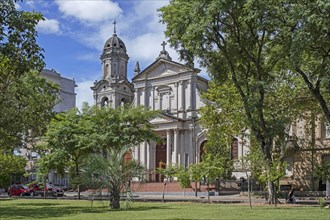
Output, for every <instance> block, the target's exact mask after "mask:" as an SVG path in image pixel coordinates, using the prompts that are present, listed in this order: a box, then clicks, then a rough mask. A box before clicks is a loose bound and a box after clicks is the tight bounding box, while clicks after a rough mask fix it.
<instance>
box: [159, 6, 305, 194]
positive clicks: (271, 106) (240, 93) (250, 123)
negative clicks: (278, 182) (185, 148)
mask: <svg viewBox="0 0 330 220" xmlns="http://www.w3.org/2000/svg"><path fill="white" fill-rule="evenodd" d="M290 6H291V5H290V3H289V2H287V1H267V2H266V1H263V0H256V1H249V0H243V1H231V0H224V1H207V0H200V1H193V2H187V1H184V0H172V1H171V2H170V4H169V5H167V6H164V7H163V8H161V9H160V13H161V19H162V22H164V23H166V31H165V34H166V36H167V37H169V42H170V44H171V45H172V46H173V47H174V48H175V49H176V50H177V51H178V52H179V54H180V57H181V58H182V59H185V60H188V61H189V60H191V59H193V58H197V60H198V61H199V63H200V64H201V65H202V66H203V67H206V68H207V70H208V72H209V74H210V77H211V81H213V82H211V90H210V91H209V92H208V94H207V95H206V97H207V98H208V99H209V101H211V102H215V106H214V107H213V106H212V107H207V108H206V109H205V110H204V113H209V114H205V115H206V116H204V117H206V120H204V124H206V125H208V126H207V128H211V132H214V134H217V132H216V130H218V131H224V130H226V131H236V132H240V130H239V128H238V127H239V126H242V127H241V131H242V130H243V131H244V130H245V129H246V128H248V130H249V132H250V134H251V135H252V137H253V139H255V141H256V142H255V143H257V144H258V145H259V149H260V151H261V153H262V155H263V159H264V160H265V162H266V163H265V166H266V167H265V168H266V170H267V172H271V171H272V170H273V167H272V166H275V167H276V166H277V165H276V164H274V163H273V161H280V160H278V159H280V158H278V157H283V155H284V153H285V146H286V144H285V138H286V137H287V135H288V134H287V131H288V130H287V127H288V125H289V124H290V123H291V122H292V121H294V120H295V119H296V118H297V117H298V115H299V114H301V112H300V109H297V108H298V107H299V104H300V103H299V100H300V99H299V98H298V97H297V95H299V93H298V92H297V91H299V89H300V88H298V85H301V84H297V82H298V83H301V81H299V80H296V79H295V74H294V73H293V72H292V71H290V68H289V66H290V65H289V64H288V55H287V49H283V48H285V47H283V46H284V45H286V44H287V40H286V36H287V32H284V31H283V30H282V28H283V23H285V22H287V20H288V22H291V20H289V19H291V17H288V16H282V15H285V14H287V13H288V10H291V7H290ZM305 7H308V4H306V5H305ZM212 83H213V84H212ZM230 92H232V93H230ZM223 97H226V98H225V99H221V98H223ZM230 98H232V99H230ZM305 110H306V109H305ZM212 111H213V112H214V111H215V112H214V113H211V112H212ZM217 113H218V114H217ZM232 113H234V114H232ZM235 116H238V117H237V119H238V120H235ZM205 121H206V122H205ZM214 122H219V123H220V124H217V123H214ZM230 126H231V127H232V128H230V129H229V130H228V128H229V127H230ZM212 130H213V131H212ZM221 135H222V136H221ZM221 135H220V136H221V137H220V140H218V141H219V142H221V144H222V145H225V144H228V139H229V134H228V132H225V134H221ZM232 135H237V133H236V134H232ZM274 152H276V154H273V153H274ZM268 176H269V180H270V179H271V176H272V175H271V174H270V173H269V174H268ZM271 182H272V181H269V187H268V188H269V190H270V191H269V193H270V196H272V194H273V192H272V191H271V190H272V188H273V187H272V186H271Z"/></svg>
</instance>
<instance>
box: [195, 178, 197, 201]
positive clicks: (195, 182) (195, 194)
mask: <svg viewBox="0 0 330 220" xmlns="http://www.w3.org/2000/svg"><path fill="white" fill-rule="evenodd" d="M195 197H197V181H195Z"/></svg>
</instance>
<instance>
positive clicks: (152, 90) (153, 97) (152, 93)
mask: <svg viewBox="0 0 330 220" xmlns="http://www.w3.org/2000/svg"><path fill="white" fill-rule="evenodd" d="M150 92H151V100H150V101H151V103H150V104H151V106H150V107H151V109H152V110H155V87H154V86H153V87H151V91H150Z"/></svg>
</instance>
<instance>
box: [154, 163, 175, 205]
mask: <svg viewBox="0 0 330 220" xmlns="http://www.w3.org/2000/svg"><path fill="white" fill-rule="evenodd" d="M156 173H158V174H159V175H161V176H163V177H164V178H165V180H164V185H163V195H162V202H165V187H166V185H167V182H171V180H172V178H173V177H174V175H175V174H176V167H172V166H166V167H165V168H163V167H158V168H157V169H156Z"/></svg>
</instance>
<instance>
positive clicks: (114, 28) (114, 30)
mask: <svg viewBox="0 0 330 220" xmlns="http://www.w3.org/2000/svg"><path fill="white" fill-rule="evenodd" d="M112 24H113V33H114V34H115V33H116V24H117V22H116V19H115V20H114V22H113V23H112Z"/></svg>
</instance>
